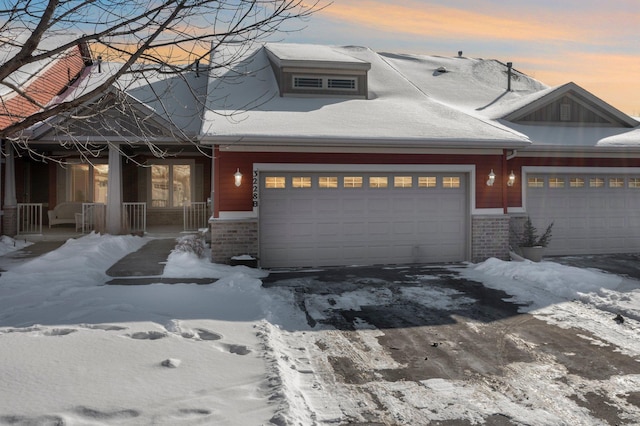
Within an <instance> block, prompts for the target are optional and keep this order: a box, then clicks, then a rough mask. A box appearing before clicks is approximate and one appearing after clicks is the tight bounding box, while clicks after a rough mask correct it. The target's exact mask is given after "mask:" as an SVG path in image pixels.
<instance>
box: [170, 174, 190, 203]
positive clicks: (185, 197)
mask: <svg viewBox="0 0 640 426" xmlns="http://www.w3.org/2000/svg"><path fill="white" fill-rule="evenodd" d="M190 202H191V166H189V165H188V164H175V165H174V166H173V206H172V207H182V206H184V205H185V204H188V203H190Z"/></svg>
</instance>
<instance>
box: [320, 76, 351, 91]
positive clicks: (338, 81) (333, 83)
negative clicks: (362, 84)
mask: <svg viewBox="0 0 640 426" xmlns="http://www.w3.org/2000/svg"><path fill="white" fill-rule="evenodd" d="M327 87H328V88H329V89H346V90H354V89H355V88H356V79H355V78H330V79H328V80H327Z"/></svg>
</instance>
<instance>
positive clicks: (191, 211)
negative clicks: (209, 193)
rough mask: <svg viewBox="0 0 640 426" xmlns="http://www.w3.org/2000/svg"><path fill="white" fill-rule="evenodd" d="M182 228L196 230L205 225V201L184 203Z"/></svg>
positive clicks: (206, 213)
mask: <svg viewBox="0 0 640 426" xmlns="http://www.w3.org/2000/svg"><path fill="white" fill-rule="evenodd" d="M183 210H184V230H185V231H197V230H198V229H201V228H206V227H207V221H208V220H209V214H208V212H207V203H206V202H204V201H203V202H191V203H187V204H185V205H184V208H183Z"/></svg>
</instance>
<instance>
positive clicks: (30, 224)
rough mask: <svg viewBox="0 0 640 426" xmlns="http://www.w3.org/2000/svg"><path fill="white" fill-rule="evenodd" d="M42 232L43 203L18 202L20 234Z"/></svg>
mask: <svg viewBox="0 0 640 426" xmlns="http://www.w3.org/2000/svg"><path fill="white" fill-rule="evenodd" d="M25 234H42V203H18V235H25Z"/></svg>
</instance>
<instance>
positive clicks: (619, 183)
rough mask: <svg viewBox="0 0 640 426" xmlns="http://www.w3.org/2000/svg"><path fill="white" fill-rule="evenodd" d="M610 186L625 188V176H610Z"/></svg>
mask: <svg viewBox="0 0 640 426" xmlns="http://www.w3.org/2000/svg"><path fill="white" fill-rule="evenodd" d="M609 188H624V178H610V179H609Z"/></svg>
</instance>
